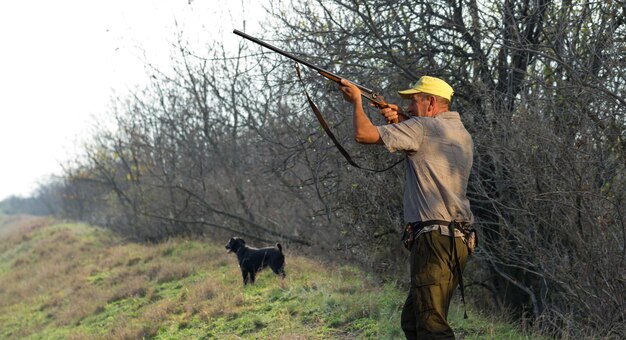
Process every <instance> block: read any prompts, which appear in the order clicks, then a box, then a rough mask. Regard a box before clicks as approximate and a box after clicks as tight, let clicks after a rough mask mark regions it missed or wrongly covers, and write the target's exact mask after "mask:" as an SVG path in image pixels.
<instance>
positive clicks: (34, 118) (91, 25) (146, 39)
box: [0, 0, 263, 200]
mask: <svg viewBox="0 0 626 340" xmlns="http://www.w3.org/2000/svg"><path fill="white" fill-rule="evenodd" d="M242 6H244V8H245V10H243V9H242ZM262 13H263V10H262V7H261V6H260V5H259V1H258V0H256V1H254V0H252V1H249V0H230V1H228V0H193V1H191V2H190V1H189V0H133V1H122V0H106V1H104V0H101V1H79V0H57V1H46V0H31V1H2V2H1V3H0V43H1V44H2V45H1V46H0V50H1V51H2V53H0V200H2V199H4V198H6V197H8V196H9V195H21V196H26V195H29V194H30V193H31V192H32V190H34V189H35V188H36V185H37V183H38V182H40V181H43V180H45V179H46V178H48V177H49V176H50V175H52V174H60V172H61V167H60V163H62V162H64V161H65V160H66V159H68V158H69V157H70V156H71V155H73V154H75V153H76V152H77V148H76V145H79V144H80V141H81V140H83V139H84V138H85V136H86V135H87V132H88V131H89V128H90V126H91V122H92V121H93V120H94V119H98V118H99V117H102V116H103V115H104V114H105V113H106V111H107V106H108V105H109V103H110V98H111V97H112V95H113V94H114V93H115V94H118V95H123V94H124V93H127V92H128V90H129V89H132V88H134V87H135V86H138V85H139V86H140V85H141V84H142V83H144V82H145V79H146V76H145V73H144V60H146V59H147V60H148V61H149V62H151V63H153V64H156V65H161V66H163V67H167V64H168V61H169V56H170V51H171V43H172V42H173V41H174V36H175V34H174V33H175V32H176V28H175V27H176V23H177V24H178V28H179V29H182V30H183V32H184V34H185V37H186V38H187V39H189V40H190V41H192V42H193V41H196V42H201V41H203V39H205V37H206V36H211V37H212V38H218V39H219V38H220V37H225V38H224V39H239V37H237V36H235V35H233V34H232V33H231V32H232V30H233V28H237V29H242V26H243V20H244V18H245V20H246V23H247V26H246V27H247V31H248V32H254V31H255V30H256V29H258V25H257V26H255V24H254V23H255V22H258V21H259V20H261V19H262V18H260V17H259V16H260V15H262Z"/></svg>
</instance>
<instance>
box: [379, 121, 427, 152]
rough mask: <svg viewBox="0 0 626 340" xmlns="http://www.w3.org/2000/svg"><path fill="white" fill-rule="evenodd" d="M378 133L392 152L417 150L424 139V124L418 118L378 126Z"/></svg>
mask: <svg viewBox="0 0 626 340" xmlns="http://www.w3.org/2000/svg"><path fill="white" fill-rule="evenodd" d="M376 128H377V129H378V134H380V138H381V139H382V140H383V143H385V147H386V148H387V150H389V151H390V152H396V151H398V150H400V151H417V150H418V149H419V147H420V145H421V144H422V140H423V139H424V126H423V125H422V123H421V122H420V121H419V119H417V118H411V119H408V120H405V121H403V122H401V123H397V124H389V125H383V126H377V127H376Z"/></svg>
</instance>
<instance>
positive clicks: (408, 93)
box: [398, 89, 419, 99]
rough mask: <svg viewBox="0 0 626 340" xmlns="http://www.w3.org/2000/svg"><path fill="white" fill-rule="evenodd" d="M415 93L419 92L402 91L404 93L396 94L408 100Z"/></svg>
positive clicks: (413, 90) (411, 90)
mask: <svg viewBox="0 0 626 340" xmlns="http://www.w3.org/2000/svg"><path fill="white" fill-rule="evenodd" d="M416 93H419V91H416V90H415V89H408V90H404V91H398V94H399V95H400V97H402V98H405V99H410V98H411V97H413V95H414V94H416Z"/></svg>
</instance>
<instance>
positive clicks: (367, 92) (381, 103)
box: [233, 30, 397, 123]
mask: <svg viewBox="0 0 626 340" xmlns="http://www.w3.org/2000/svg"><path fill="white" fill-rule="evenodd" d="M233 33H235V34H237V35H238V36H241V37H243V38H245V39H248V40H250V41H252V42H254V43H256V44H259V45H261V46H263V47H266V48H269V49H270V50H272V51H274V52H276V53H278V54H282V55H284V56H285V57H287V58H289V59H292V60H295V61H296V62H298V63H300V64H302V65H304V66H307V67H310V68H312V69H314V70H316V71H317V72H319V74H321V75H323V76H324V77H326V78H328V79H330V80H332V81H334V82H336V83H340V82H341V79H342V78H341V77H340V76H338V75H336V74H334V73H332V72H329V71H326V70H325V69H323V68H321V67H318V66H315V65H313V64H311V63H309V62H308V61H305V60H302V59H300V58H298V57H296V56H294V55H293V54H290V53H288V52H285V51H283V50H281V49H280V48H278V47H275V46H272V45H270V44H268V43H266V42H264V41H262V40H259V39H257V38H255V37H253V36H250V35H247V34H245V33H244V32H241V31H239V30H234V31H233ZM353 84H354V85H355V86H356V87H358V88H359V89H360V90H361V96H362V97H363V98H365V99H367V100H369V101H370V102H371V103H372V105H374V106H376V107H377V108H379V109H384V108H387V107H389V104H387V102H386V101H385V99H384V98H383V97H382V96H380V95H378V94H377V93H376V92H374V91H373V90H371V89H368V88H367V87H365V86H362V85H359V84H356V83H354V82H353ZM393 123H397V121H396V122H393Z"/></svg>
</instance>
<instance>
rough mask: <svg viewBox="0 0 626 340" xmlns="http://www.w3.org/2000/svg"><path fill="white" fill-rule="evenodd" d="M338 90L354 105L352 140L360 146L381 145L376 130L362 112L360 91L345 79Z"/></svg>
mask: <svg viewBox="0 0 626 340" xmlns="http://www.w3.org/2000/svg"><path fill="white" fill-rule="evenodd" d="M339 90H340V91H341V92H343V98H344V99H345V100H347V101H349V102H350V103H352V104H353V105H354V119H353V123H354V140H356V141H357V143H361V144H383V140H382V139H381V138H380V134H379V133H378V129H377V128H376V126H374V124H372V121H371V120H370V119H369V117H367V115H366V114H365V111H364V110H363V102H362V100H361V90H359V88H358V87H356V86H354V85H353V84H352V83H350V81H348V80H347V79H342V80H341V84H340V85H339Z"/></svg>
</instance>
